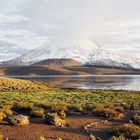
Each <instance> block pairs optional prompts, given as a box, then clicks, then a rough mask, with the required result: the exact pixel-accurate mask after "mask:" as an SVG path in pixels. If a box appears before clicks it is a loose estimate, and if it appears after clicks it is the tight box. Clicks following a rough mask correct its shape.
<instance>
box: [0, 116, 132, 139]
mask: <svg viewBox="0 0 140 140" xmlns="http://www.w3.org/2000/svg"><path fill="white" fill-rule="evenodd" d="M129 115H130V114H129ZM103 120H104V119H101V118H96V117H93V116H92V115H70V116H68V118H67V119H66V123H67V125H66V127H64V128H58V127H55V126H50V125H47V124H45V122H44V120H43V119H32V120H31V123H30V125H27V126H11V125H7V124H0V132H2V134H3V135H4V136H5V137H8V138H9V140H39V137H40V136H44V137H46V138H48V139H55V138H58V137H61V138H63V139H64V140H88V139H89V136H88V134H86V133H85V132H84V130H83V126H84V125H86V124H88V123H91V122H96V123H97V126H92V127H90V131H91V132H92V133H93V134H94V135H95V136H96V137H100V138H102V139H103V140H108V138H109V137H110V132H111V131H112V129H113V128H114V127H116V126H118V125H120V124H123V123H124V122H126V121H128V117H126V118H124V119H123V120H120V121H108V122H105V123H103V122H102V121H103Z"/></svg>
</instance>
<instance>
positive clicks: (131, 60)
mask: <svg viewBox="0 0 140 140" xmlns="http://www.w3.org/2000/svg"><path fill="white" fill-rule="evenodd" d="M91 48H92V49H88V48H86V46H85V48H84V47H83V46H82V47H80V46H78V45H75V46H74V45H72V46H61V45H58V46H52V47H51V46H47V47H40V48H37V49H35V50H33V51H30V52H28V53H27V54H25V55H22V56H21V57H18V58H15V59H13V60H10V61H6V62H3V63H1V65H11V66H14V65H16V66H20V65H32V64H34V63H38V62H40V61H42V60H47V59H73V60H76V61H79V62H81V63H82V64H88V65H95V66H117V67H126V68H132V67H133V68H140V57H130V56H124V55H120V54H117V53H114V52H112V51H109V50H107V49H105V48H103V47H101V46H99V45H97V44H94V45H93V47H91Z"/></svg>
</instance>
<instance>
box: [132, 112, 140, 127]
mask: <svg viewBox="0 0 140 140" xmlns="http://www.w3.org/2000/svg"><path fill="white" fill-rule="evenodd" d="M131 120H132V121H133V123H134V124H137V125H140V115H137V114H136V115H134V116H133V117H132V119H131Z"/></svg>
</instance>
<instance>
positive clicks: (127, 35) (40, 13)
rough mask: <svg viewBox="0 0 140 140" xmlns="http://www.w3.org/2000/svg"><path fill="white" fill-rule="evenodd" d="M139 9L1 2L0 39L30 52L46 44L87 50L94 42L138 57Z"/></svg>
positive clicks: (50, 0)
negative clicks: (77, 46) (75, 46)
mask: <svg viewBox="0 0 140 140" xmlns="http://www.w3.org/2000/svg"><path fill="white" fill-rule="evenodd" d="M139 5H140V1H139V0H135V2H134V1H132V0H123V1H122V0H117V1H115V0H107V1H105V0H88V1H87V0H59V1H58V0H4V1H1V0H0V32H1V34H0V39H1V40H4V41H7V42H8V43H10V44H16V46H15V47H19V48H27V47H28V48H29V49H34V48H37V47H40V46H42V45H43V44H45V43H46V42H47V41H49V45H52V46H55V45H57V44H63V45H65V46H67V45H69V46H70V45H75V44H76V45H81V46H82V47H86V48H87V49H88V48H90V46H91V47H94V46H92V40H95V42H97V43H99V44H101V45H103V46H104V47H106V48H109V49H112V50H116V51H118V52H121V53H122V52H123V53H126V54H127V53H128V51H127V49H129V50H131V54H132V55H134V54H137V55H138V54H140V51H139V49H138V48H139V46H140V45H139V44H140V41H138V40H139V39H140V20H139V19H140V11H139ZM47 43H48V42H47ZM47 43H46V46H47V45H48V44H47ZM88 46H89V47H88ZM136 46H137V47H136ZM9 47H10V46H9ZM0 48H1V47H0ZM135 50H137V51H135ZM129 52H130V51H129Z"/></svg>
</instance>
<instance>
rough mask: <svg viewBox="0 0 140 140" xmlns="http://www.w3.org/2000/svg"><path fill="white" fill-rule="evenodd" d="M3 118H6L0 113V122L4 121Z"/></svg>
mask: <svg viewBox="0 0 140 140" xmlns="http://www.w3.org/2000/svg"><path fill="white" fill-rule="evenodd" d="M5 118H6V115H5V113H3V112H0V121H2V120H3V119H5Z"/></svg>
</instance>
